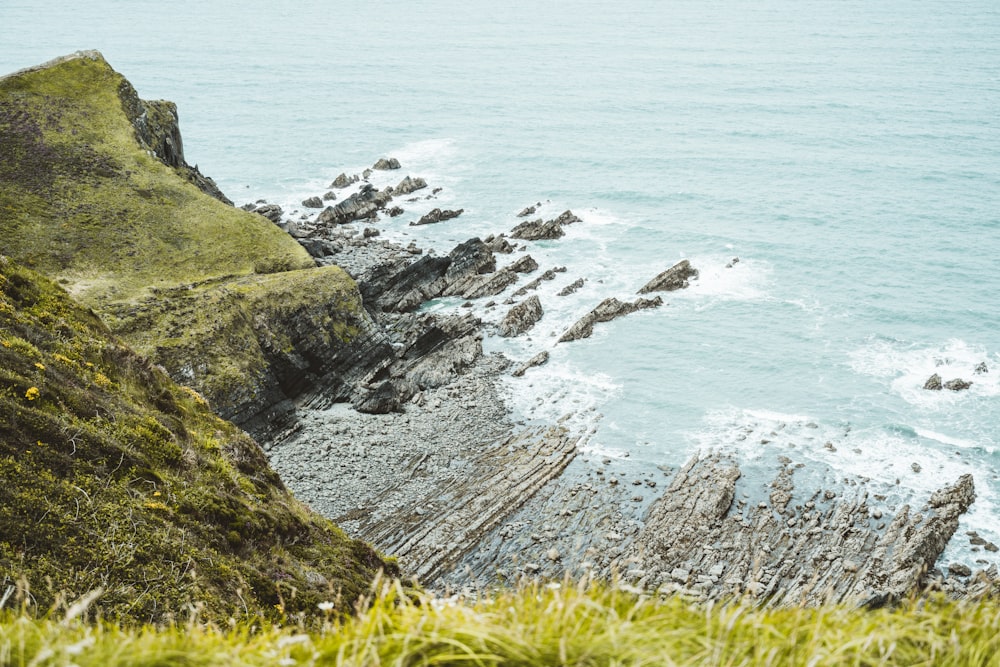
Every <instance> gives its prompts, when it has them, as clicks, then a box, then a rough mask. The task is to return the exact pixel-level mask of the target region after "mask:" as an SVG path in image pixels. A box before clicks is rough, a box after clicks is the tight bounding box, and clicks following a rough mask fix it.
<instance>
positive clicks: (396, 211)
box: [386, 206, 403, 218]
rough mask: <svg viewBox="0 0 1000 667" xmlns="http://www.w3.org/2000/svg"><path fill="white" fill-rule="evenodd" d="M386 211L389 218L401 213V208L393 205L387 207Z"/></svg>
mask: <svg viewBox="0 0 1000 667" xmlns="http://www.w3.org/2000/svg"><path fill="white" fill-rule="evenodd" d="M386 213H387V214H388V215H389V217H390V218H395V217H398V216H400V215H403V209H402V208H401V207H399V206H393V207H392V208H390V209H387V210H386Z"/></svg>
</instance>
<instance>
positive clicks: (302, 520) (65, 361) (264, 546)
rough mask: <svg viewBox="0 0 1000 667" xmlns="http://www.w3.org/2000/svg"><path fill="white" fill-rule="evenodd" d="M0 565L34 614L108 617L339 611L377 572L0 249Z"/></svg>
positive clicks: (198, 407) (257, 462)
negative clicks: (73, 602)
mask: <svg viewBox="0 0 1000 667" xmlns="http://www.w3.org/2000/svg"><path fill="white" fill-rule="evenodd" d="M0 479H2V480H3V484H0V571H2V573H3V579H4V585H5V586H12V585H17V586H19V587H21V588H22V589H23V588H29V589H30V598H29V599H31V600H33V601H34V604H35V605H36V606H37V608H38V609H39V610H41V611H45V610H46V609H48V608H49V607H50V606H51V605H52V604H54V603H55V601H56V600H57V599H58V596H60V595H66V596H70V597H75V596H79V595H83V594H86V593H89V592H91V591H95V590H100V591H102V594H101V595H100V597H99V598H98V600H97V601H96V602H95V605H96V610H97V611H98V612H100V613H101V614H102V615H104V616H105V617H108V618H118V619H123V620H132V621H154V622H156V621H164V620H169V619H172V618H185V617H187V615H188V614H189V613H190V611H189V609H190V607H191V606H194V607H201V608H202V610H203V613H204V615H205V616H207V617H208V618H210V619H213V620H216V621H225V620H226V619H228V618H230V617H235V618H251V619H252V618H256V617H266V618H271V619H272V620H280V619H282V618H284V617H286V616H287V615H293V614H299V613H304V612H310V611H311V612H314V613H315V612H316V609H317V607H316V605H317V604H318V603H320V602H324V601H330V602H335V601H337V602H339V603H340V606H341V609H342V610H344V611H346V610H348V609H349V608H350V604H351V602H352V601H353V600H355V599H356V598H357V596H358V595H359V594H360V593H362V592H364V591H365V590H366V589H367V587H368V585H369V582H370V581H371V579H372V578H373V576H374V575H375V574H376V572H377V571H378V570H379V569H381V568H387V569H388V570H389V571H390V572H394V571H395V570H394V566H392V565H391V564H390V565H386V563H384V562H383V561H382V560H381V558H380V557H379V556H378V554H376V553H375V552H374V551H373V550H372V549H371V548H370V547H368V546H367V545H365V544H364V543H362V542H359V541H355V540H351V539H349V538H347V537H346V536H345V535H344V534H343V533H342V532H341V531H340V529H339V528H337V527H336V526H334V525H333V524H332V523H330V522H329V521H328V520H326V519H323V518H322V517H320V516H318V515H316V514H314V513H312V512H311V511H309V510H308V509H307V508H306V507H305V506H304V505H302V504H300V503H299V502H298V501H296V500H295V499H294V498H293V497H292V496H291V494H290V493H289V492H288V491H287V490H286V489H285V487H284V485H283V484H282V482H281V480H280V479H279V478H278V476H277V474H276V473H275V472H274V471H273V470H272V469H271V467H270V466H269V464H268V462H267V459H266V458H265V456H264V454H263V452H262V451H261V449H260V448H259V447H258V446H257V444H256V443H255V442H254V441H253V440H251V439H250V438H249V437H248V436H247V435H246V434H245V433H244V432H243V431H241V430H240V429H238V428H236V427H235V426H233V425H232V424H230V423H229V422H226V421H223V420H222V419H219V418H218V417H217V416H216V415H214V414H213V413H212V412H211V410H210V409H209V408H208V406H207V404H206V403H205V401H204V400H203V399H202V398H201V397H200V396H199V395H198V394H197V393H196V392H194V391H192V390H190V389H188V388H186V387H181V386H179V385H177V384H175V383H174V382H173V381H171V380H170V378H169V377H167V376H166V374H164V373H163V372H162V371H161V370H160V369H158V368H157V367H156V366H154V365H153V364H151V363H150V362H149V361H148V360H146V359H145V358H144V357H142V356H140V355H138V354H136V353H135V352H134V351H133V350H132V349H130V348H129V347H128V346H127V345H125V344H124V343H123V342H122V341H121V340H120V339H118V338H117V337H115V336H114V335H113V334H112V333H111V332H110V331H109V330H108V329H107V327H106V326H105V325H104V324H103V323H102V322H101V320H100V319H99V318H98V317H97V316H96V315H95V314H94V312H93V311H92V310H90V309H87V308H84V307H81V306H79V305H77V304H76V303H74V302H73V301H72V299H71V298H70V297H69V296H68V295H67V294H66V292H65V291H63V290H62V289H61V288H60V287H58V286H57V285H55V284H54V283H53V282H51V281H50V280H48V279H46V278H44V277H42V276H41V275H39V274H37V273H35V272H33V271H30V270H28V269H26V268H23V267H20V266H18V265H17V264H15V263H14V262H12V261H10V260H8V259H6V258H3V257H0Z"/></svg>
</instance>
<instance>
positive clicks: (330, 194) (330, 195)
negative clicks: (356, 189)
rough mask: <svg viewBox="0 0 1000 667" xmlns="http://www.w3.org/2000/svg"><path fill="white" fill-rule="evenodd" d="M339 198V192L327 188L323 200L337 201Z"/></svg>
mask: <svg viewBox="0 0 1000 667" xmlns="http://www.w3.org/2000/svg"><path fill="white" fill-rule="evenodd" d="M336 199H337V193H335V192H334V191H333V190H327V191H326V192H324V193H323V201H335V200H336Z"/></svg>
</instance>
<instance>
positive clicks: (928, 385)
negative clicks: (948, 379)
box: [924, 373, 943, 391]
mask: <svg viewBox="0 0 1000 667" xmlns="http://www.w3.org/2000/svg"><path fill="white" fill-rule="evenodd" d="M942 387H943V385H942V384H941V376H940V375H938V374H937V373H935V374H934V375H932V376H930V377H929V378H927V382H925V383H924V389H929V390H931V391H941V389H942Z"/></svg>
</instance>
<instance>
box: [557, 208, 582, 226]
mask: <svg viewBox="0 0 1000 667" xmlns="http://www.w3.org/2000/svg"><path fill="white" fill-rule="evenodd" d="M555 222H557V223H559V224H560V225H571V224H573V223H574V222H581V220H580V217H579V216H578V215H576V214H575V213H573V211H568V210H567V211H563V212H562V213H560V214H559V217H557V218H556V219H555Z"/></svg>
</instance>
